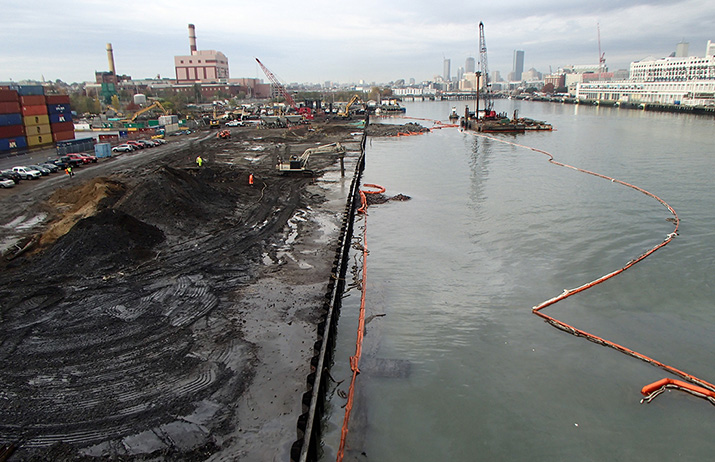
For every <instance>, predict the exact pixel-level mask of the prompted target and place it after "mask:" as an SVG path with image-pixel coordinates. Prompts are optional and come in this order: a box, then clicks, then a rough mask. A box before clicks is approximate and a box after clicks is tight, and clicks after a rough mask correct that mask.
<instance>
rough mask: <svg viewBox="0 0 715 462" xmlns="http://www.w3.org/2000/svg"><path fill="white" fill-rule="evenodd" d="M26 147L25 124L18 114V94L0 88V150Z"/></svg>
mask: <svg viewBox="0 0 715 462" xmlns="http://www.w3.org/2000/svg"><path fill="white" fill-rule="evenodd" d="M24 147H27V139H26V138H25V126H24V125H23V123H22V115H21V114H20V96H19V95H18V94H17V92H16V91H13V90H0V151H8V150H10V149H16V148H24Z"/></svg>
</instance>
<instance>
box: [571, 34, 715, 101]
mask: <svg viewBox="0 0 715 462" xmlns="http://www.w3.org/2000/svg"><path fill="white" fill-rule="evenodd" d="M712 51H713V50H712V49H711V48H710V42H708V48H707V50H706V52H707V53H711V52H712ZM576 97H577V98H579V99H593V100H601V101H621V102H628V103H656V104H676V105H687V106H715V55H712V54H710V55H706V56H705V57H697V56H687V57H676V56H672V57H671V56H669V57H667V58H658V59H656V58H646V59H644V60H641V61H635V62H632V63H631V66H630V73H629V78H628V79H627V80H620V81H609V82H598V81H597V82H584V83H580V84H578V86H577V89H576Z"/></svg>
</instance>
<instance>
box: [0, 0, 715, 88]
mask: <svg viewBox="0 0 715 462" xmlns="http://www.w3.org/2000/svg"><path fill="white" fill-rule="evenodd" d="M0 11H2V17H3V24H2V26H1V27H0V81H8V80H14V81H19V80H23V79H34V80H40V79H41V78H42V77H43V76H44V78H45V79H47V80H55V79H61V80H64V81H66V82H82V81H92V80H94V71H106V70H108V69H109V66H108V63H107V54H106V44H107V43H108V42H109V43H112V46H113V48H114V59H115V63H116V70H117V73H119V74H127V75H131V76H132V77H133V78H135V79H139V78H148V77H156V76H157V75H161V76H162V77H170V78H173V77H175V74H174V60H173V57H174V56H175V55H186V54H188V53H189V40H188V24H189V23H193V24H194V25H195V26H196V36H197V45H198V49H199V50H209V49H213V50H218V51H221V52H223V53H224V54H225V55H226V56H227V57H228V61H229V68H230V76H231V77H232V78H239V77H258V78H261V79H264V80H266V81H267V79H266V78H265V76H264V74H263V73H262V72H261V70H260V69H259V68H258V65H257V64H256V62H255V59H254V58H256V57H258V58H259V59H260V60H261V62H263V63H264V64H265V65H266V66H267V67H268V68H269V69H270V70H271V71H273V73H274V74H276V75H277V76H278V77H279V78H280V79H281V80H282V81H283V82H286V83H290V82H315V83H322V82H324V81H328V80H330V81H334V82H342V83H346V82H357V81H359V80H364V81H366V82H378V83H386V82H389V81H394V80H397V79H405V80H409V79H410V78H415V79H416V80H417V81H418V82H419V81H422V80H431V79H433V78H434V76H436V75H440V74H442V63H443V59H444V58H450V59H451V61H452V75H455V74H456V72H457V68H458V67H460V66H464V63H465V59H466V58H467V57H468V56H473V57H475V58H477V59H478V52H479V50H478V48H479V29H478V26H479V22H480V21H483V22H484V25H485V37H486V45H487V50H488V62H489V69H490V71H495V70H496V71H500V72H501V74H502V76H503V77H506V75H507V74H508V73H509V72H511V70H512V59H513V52H514V50H517V49H518V50H524V52H525V59H524V61H525V62H524V70H528V69H529V68H532V67H534V68H536V69H537V70H538V71H540V72H543V73H548V72H549V67H550V66H551V67H552V68H553V69H554V70H556V69H557V68H558V67H562V66H565V65H570V64H597V63H598V35H597V24H600V30H601V48H602V51H603V52H605V57H606V64H607V66H608V67H609V69H610V70H612V71H613V70H616V69H619V68H626V69H627V68H628V66H629V64H630V62H631V61H636V60H640V59H643V58H645V57H648V56H655V57H663V56H667V55H669V54H670V53H671V52H673V51H675V47H676V44H677V43H678V42H680V41H682V40H685V41H686V42H689V43H690V55H693V56H704V54H705V47H706V44H707V41H708V40H715V30H713V25H714V24H715V1H713V0H636V1H627V0H602V1H589V2H586V1H578V0H542V1H539V2H535V1H533V0H530V1H524V0H502V1H499V2H486V1H476V0H471V1H461V0H453V1H444V2H439V1H437V2H435V1H424V0H395V1H391V0H382V1H377V0H363V1H359V2H347V1H340V0H337V1H335V0H333V1H327V0H318V1H313V0H302V1H299V0H290V1H286V0H269V1H261V0H252V1H244V0H233V1H227V0H214V1H211V0H208V1H207V0H194V1H186V0H172V1H168V0H144V1H136V0H123V1H107V0H75V1H62V0H55V1H52V0H23V1H18V0H0Z"/></svg>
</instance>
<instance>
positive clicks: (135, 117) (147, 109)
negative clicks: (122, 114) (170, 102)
mask: <svg viewBox="0 0 715 462" xmlns="http://www.w3.org/2000/svg"><path fill="white" fill-rule="evenodd" d="M154 108H158V109H161V111H162V112H163V113H164V115H169V111H167V110H166V109H164V106H162V105H161V103H160V102H159V101H154V102H153V103H152V104H150V105H149V106H147V107H145V108H143V109H140V110H138V111H137V112H135V113H134V115H132V116H131V117H130V118H128V119H122V120H121V121H120V122H134V121H135V120H137V117H139V116H140V115H142V114H144V113H145V112H149V111H151V110H152V109H154Z"/></svg>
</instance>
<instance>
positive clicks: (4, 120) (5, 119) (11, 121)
mask: <svg viewBox="0 0 715 462" xmlns="http://www.w3.org/2000/svg"><path fill="white" fill-rule="evenodd" d="M7 125H22V114H0V127H5V126H7Z"/></svg>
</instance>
